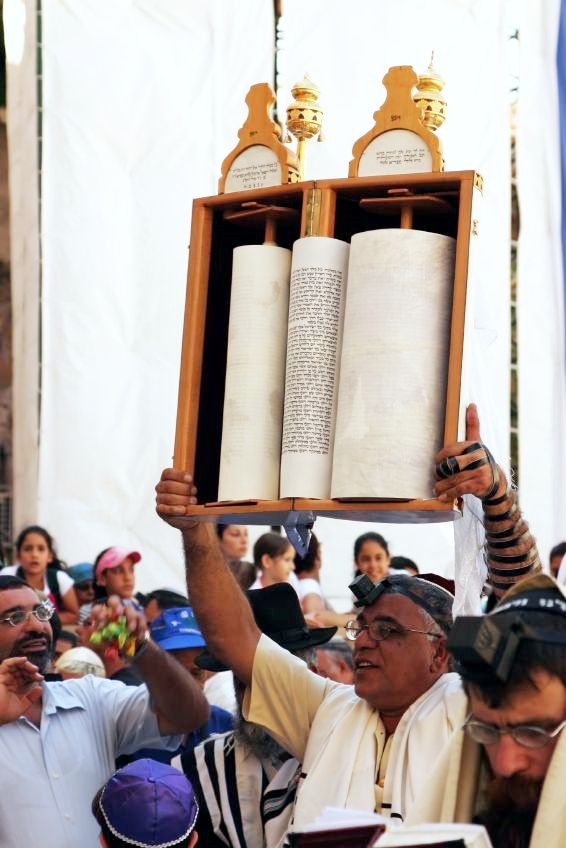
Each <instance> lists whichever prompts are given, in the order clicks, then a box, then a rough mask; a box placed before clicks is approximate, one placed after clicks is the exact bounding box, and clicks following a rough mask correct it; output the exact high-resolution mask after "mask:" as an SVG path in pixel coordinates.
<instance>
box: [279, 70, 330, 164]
mask: <svg viewBox="0 0 566 848" xmlns="http://www.w3.org/2000/svg"><path fill="white" fill-rule="evenodd" d="M291 94H292V95H293V97H294V98H295V99H294V101H293V103H291V105H290V106H288V107H287V130H288V132H289V133H291V135H293V136H294V137H295V138H296V139H297V159H298V161H299V174H300V177H299V179H300V180H303V179H304V176H305V160H306V152H307V151H306V145H307V142H308V141H309V140H310V139H311V138H314V137H315V136H316V135H318V140H319V141H322V135H321V132H320V131H321V129H322V116H323V112H322V109H321V108H320V105H319V103H318V96H319V94H320V91H319V89H318V87H317V86H316V85H315V84H314V82H313V81H312V80H311V79H309V77H308V75H307V74H305V76H304V77H303V79H302V80H300V82H297V83H295V85H294V86H293V88H292V89H291Z"/></svg>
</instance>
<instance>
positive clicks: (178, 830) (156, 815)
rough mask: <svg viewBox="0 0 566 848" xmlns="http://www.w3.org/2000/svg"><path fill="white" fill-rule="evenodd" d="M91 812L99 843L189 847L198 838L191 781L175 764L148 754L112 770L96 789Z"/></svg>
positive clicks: (121, 847)
mask: <svg viewBox="0 0 566 848" xmlns="http://www.w3.org/2000/svg"><path fill="white" fill-rule="evenodd" d="M92 814H93V816H94V817H95V819H96V821H97V822H98V824H99V825H100V830H101V831H102V833H101V836H100V844H101V845H102V846H104V847H105V848H127V846H128V845H139V846H140V848H151V846H154V845H157V846H165V845H168V846H171V848H193V846H194V845H195V843H196V841H197V838H198V837H197V831H196V830H195V827H196V823H197V816H198V804H197V802H196V799H195V796H194V793H193V788H192V786H191V784H190V783H189V781H188V780H187V778H186V777H185V775H184V774H183V773H182V772H180V771H178V769H174V768H171V767H170V766H167V765H163V764H162V763H157V762H155V761H154V760H150V759H144V760H137V761H136V762H134V763H130V764H129V765H127V766H125V767H124V768H122V769H119V770H118V771H117V772H116V773H115V774H113V775H112V777H111V778H110V780H109V781H108V782H107V783H105V784H104V786H103V787H102V789H101V790H100V791H99V792H98V793H97V794H96V797H95V798H94V800H93V802H92Z"/></svg>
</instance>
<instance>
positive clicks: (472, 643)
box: [447, 590, 566, 683]
mask: <svg viewBox="0 0 566 848" xmlns="http://www.w3.org/2000/svg"><path fill="white" fill-rule="evenodd" d="M556 594H557V593H552V594H549V593H548V591H546V592H545V591H544V590H542V591H534V592H532V593H531V592H529V594H528V595H526V594H524V595H518V596H516V597H513V598H510V599H509V600H508V601H507V602H505V603H503V604H501V605H500V606H498V607H496V608H495V610H494V611H493V612H492V613H490V615H485V616H481V617H479V616H473V617H472V616H462V617H461V618H457V619H456V621H455V622H454V626H453V628H452V631H451V633H450V635H449V637H448V643H447V647H448V650H449V651H451V653H452V654H453V656H454V657H455V659H456V660H457V662H458V663H459V664H460V665H462V666H463V667H464V668H465V674H466V678H469V679H470V680H474V679H475V680H477V681H478V682H481V680H482V679H486V678H489V677H493V676H495V677H496V678H497V679H498V680H499V681H501V682H502V683H506V682H507V681H508V680H509V677H510V676H511V672H512V670H513V663H514V661H515V657H516V655H517V651H518V650H519V646H520V644H521V642H524V641H533V642H546V643H548V644H553V645H566V631H565V630H562V631H559V630H550V629H548V628H539V627H533V626H532V625H531V624H527V623H526V622H525V621H524V619H523V618H522V613H523V612H535V613H536V612H538V613H551V614H553V615H561V616H562V617H564V616H566V599H564V598H562V597H557V596H556ZM502 613H512V614H513V613H514V615H513V616H512V618H511V619H510V620H507V621H500V620H499V616H500V615H501V614H502Z"/></svg>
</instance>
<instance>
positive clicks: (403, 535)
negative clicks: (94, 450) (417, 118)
mask: <svg viewBox="0 0 566 848" xmlns="http://www.w3.org/2000/svg"><path fill="white" fill-rule="evenodd" d="M283 6H284V9H283V12H284V14H283V18H282V26H281V29H282V50H281V54H280V77H279V84H280V92H279V101H278V102H279V114H280V115H281V116H282V115H284V109H285V107H286V106H287V105H288V103H289V101H290V94H289V92H290V89H291V86H292V85H293V83H294V82H296V81H297V80H300V79H301V78H302V77H303V75H304V74H305V72H307V73H308V75H309V76H310V78H311V79H312V80H313V81H314V82H316V84H317V85H318V86H319V88H320V90H321V95H320V102H321V105H322V106H323V108H324V112H325V118H324V134H325V137H326V141H324V142H323V143H321V144H318V143H317V144H314V143H313V144H311V145H310V147H309V152H308V156H309V161H308V164H307V171H308V176H309V177H315V178H330V177H345V176H347V173H348V162H349V160H350V159H351V150H352V144H353V143H354V141H355V140H356V139H357V138H358V137H359V136H361V135H362V134H363V133H365V132H366V131H367V130H368V129H370V127H372V126H373V123H374V121H373V113H374V112H375V111H376V110H377V109H378V108H379V107H380V106H381V104H382V102H383V99H384V97H385V89H384V87H383V86H382V84H381V80H382V78H383V76H384V74H385V72H386V71H387V69H388V68H389V67H390V66H391V65H413V67H414V68H415V70H416V71H417V72H422V71H424V70H425V69H426V67H427V65H428V62H429V60H430V55H431V51H432V50H434V51H435V58H434V64H435V67H436V70H437V71H438V72H439V73H440V74H441V75H442V76H443V78H444V79H445V80H446V88H445V94H446V96H447V99H448V111H447V115H448V117H447V120H446V123H445V124H444V126H443V127H442V128H441V129H440V131H439V135H440V136H441V138H442V141H443V145H444V155H445V160H446V168H447V170H474V169H475V170H477V171H479V172H480V173H481V174H482V176H483V177H484V180H485V189H484V196H483V201H482V204H481V207H480V216H479V238H480V249H479V251H478V267H477V269H476V274H475V276H476V281H477V283H478V285H477V292H476V305H475V311H474V333H473V339H472V344H473V348H474V361H473V370H472V373H471V374H470V380H469V388H468V398H469V400H470V401H472V400H473V401H475V402H476V403H477V404H478V407H479V411H480V418H481V420H482V422H483V425H484V426H483V427H482V435H483V437H484V439H485V441H486V442H487V444H489V445H490V446H491V447H492V449H493V451H494V453H496V455H497V456H498V458H499V459H500V461H501V462H503V464H505V465H506V464H507V463H508V427H509V215H510V211H509V185H510V172H509V117H508V103H509V94H508V91H509V84H508V71H507V64H506V63H507V41H508V34H507V29H506V21H505V15H504V12H505V6H506V4H505V3H504V2H503V0H501V2H494V0H476V2H467V3H464V2H450V0H431V2H429V3H426V4H423V3H421V2H419V0H401V1H400V2H397V3H375V2H372V0H353V2H349V3H344V2H342V0H311V2H309V3H304V2H301V0H285V2H284V4H283ZM369 529H376V530H377V531H378V532H381V533H382V534H383V536H384V537H385V538H386V539H388V540H390V541H391V549H392V553H393V554H402V555H405V556H409V557H412V558H413V559H415V560H416V562H417V563H418V564H419V566H420V567H421V569H422V570H424V571H428V570H430V571H435V572H437V573H441V574H450V575H451V574H452V572H453V558H454V534H453V528H452V525H429V526H407V525H391V524H388V525H365V524H358V523H357V522H355V523H354V522H341V521H331V520H328V519H326V520H324V519H319V520H318V521H317V524H316V526H315V532H316V533H317V535H319V536H320V538H321V539H322V542H323V562H324V574H323V585H324V587H325V589H326V591H327V592H328V594H329V595H330V596H331V598H332V599H333V600H334V601H335V602H336V603H338V604H340V603H341V602H343V600H345V593H344V589H345V586H346V584H347V583H348V581H349V578H350V576H351V574H352V570H351V569H352V545H353V541H354V539H355V537H356V536H357V535H358V534H359V533H362V532H365V531H366V530H369ZM254 536H255V530H254Z"/></svg>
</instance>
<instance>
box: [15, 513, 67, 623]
mask: <svg viewBox="0 0 566 848" xmlns="http://www.w3.org/2000/svg"><path fill="white" fill-rule="evenodd" d="M16 556H17V563H16V564H15V565H8V566H6V567H5V568H4V569H2V574H6V575H9V574H15V575H16V576H17V577H21V579H22V580H25V581H26V583H28V584H29V585H30V586H31V588H32V589H35V590H36V591H37V592H41V593H42V594H43V595H45V596H46V597H48V598H49V600H50V601H51V602H52V603H53V604H54V605H55V608H56V610H57V611H58V613H59V618H60V619H61V623H62V624H76V622H77V619H78V615H79V602H78V600H77V596H76V593H75V589H74V586H73V580H72V578H71V577H70V576H69V575H68V574H67V572H66V571H64V570H63V568H62V567H61V564H60V563H59V560H58V559H57V554H56V553H55V545H54V542H53V537H52V536H51V534H50V533H48V532H47V530H46V529H45V528H44V527H39V526H37V525H31V526H30V527H25V528H24V529H23V530H22V532H21V533H20V535H19V536H18V538H17V539H16Z"/></svg>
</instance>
